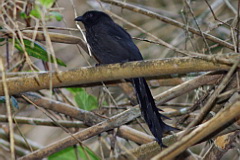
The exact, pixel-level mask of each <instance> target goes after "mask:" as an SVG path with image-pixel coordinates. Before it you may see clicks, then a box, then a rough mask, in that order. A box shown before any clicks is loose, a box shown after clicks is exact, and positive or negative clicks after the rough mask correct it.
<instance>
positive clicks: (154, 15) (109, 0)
mask: <svg viewBox="0 0 240 160" xmlns="http://www.w3.org/2000/svg"><path fill="white" fill-rule="evenodd" d="M101 1H102V2H105V3H110V4H113V5H116V6H119V7H122V8H126V9H128V10H131V11H133V12H137V13H141V14H143V15H146V16H149V17H151V18H155V19H158V20H161V21H163V22H165V23H167V24H171V25H173V26H176V27H178V28H182V29H184V30H187V31H189V32H192V33H193V34H196V35H199V36H202V35H203V36H204V38H206V39H208V40H210V41H212V42H215V43H218V44H220V45H222V46H224V47H227V48H229V49H231V50H234V46H233V45H232V44H230V43H228V42H225V41H223V40H221V39H219V38H217V37H214V36H212V35H210V34H207V33H205V32H202V33H201V32H200V31H199V30H197V29H195V28H192V27H190V26H187V27H186V25H185V24H183V23H181V22H178V21H176V20H174V19H171V18H168V17H165V16H163V15H160V14H157V13H154V12H152V11H150V10H147V9H144V8H141V7H136V6H134V5H131V4H129V3H126V2H121V1H117V0H101Z"/></svg>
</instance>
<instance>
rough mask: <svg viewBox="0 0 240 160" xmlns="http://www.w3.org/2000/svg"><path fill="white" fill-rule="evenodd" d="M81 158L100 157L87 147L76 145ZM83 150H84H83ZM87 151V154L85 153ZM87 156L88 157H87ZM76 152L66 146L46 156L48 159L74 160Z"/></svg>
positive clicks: (86, 159)
mask: <svg viewBox="0 0 240 160" xmlns="http://www.w3.org/2000/svg"><path fill="white" fill-rule="evenodd" d="M77 150H78V154H79V156H80V158H81V160H89V159H90V160H100V158H99V157H98V156H97V155H96V154H95V153H94V152H93V151H91V150H90V149H89V148H87V147H84V148H83V147H79V146H78V147H77ZM84 150H85V152H84ZM85 153H87V154H88V155H86V154H85ZM88 157H89V159H88ZM76 158H77V157H76V153H75V150H74V148H73V147H68V148H66V149H64V150H62V151H59V152H57V153H54V154H53V155H51V156H49V157H48V160H76Z"/></svg>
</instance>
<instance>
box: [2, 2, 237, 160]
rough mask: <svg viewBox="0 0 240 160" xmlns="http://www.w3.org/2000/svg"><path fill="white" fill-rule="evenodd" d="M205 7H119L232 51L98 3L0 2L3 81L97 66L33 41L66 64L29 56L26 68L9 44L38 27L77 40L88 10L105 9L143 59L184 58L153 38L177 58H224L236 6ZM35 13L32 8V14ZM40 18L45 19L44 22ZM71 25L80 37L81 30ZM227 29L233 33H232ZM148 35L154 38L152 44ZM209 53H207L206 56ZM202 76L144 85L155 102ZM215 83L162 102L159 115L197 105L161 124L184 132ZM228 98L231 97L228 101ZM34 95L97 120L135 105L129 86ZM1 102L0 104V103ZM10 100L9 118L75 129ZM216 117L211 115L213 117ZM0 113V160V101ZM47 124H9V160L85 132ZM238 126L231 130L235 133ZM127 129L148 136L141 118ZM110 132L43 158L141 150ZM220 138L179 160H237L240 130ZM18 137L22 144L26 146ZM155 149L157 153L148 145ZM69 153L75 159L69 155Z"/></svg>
mask: <svg viewBox="0 0 240 160" xmlns="http://www.w3.org/2000/svg"><path fill="white" fill-rule="evenodd" d="M206 1H207V2H208V3H209V5H211V9H212V10H213V11H214V14H215V16H216V17H217V19H216V20H215V19H214V16H213V14H212V12H211V11H210V8H209V6H208V5H207V3H206ZM206 1H204V0H201V1H200V0H181V1H179V0H127V1H126V0H124V1H122V2H126V3H128V4H131V5H133V6H136V7H137V6H138V7H141V8H144V9H147V10H150V11H152V12H155V13H157V14H159V15H163V16H166V17H169V18H171V19H174V20H176V21H179V22H181V23H183V24H185V26H186V28H188V27H193V28H196V29H197V30H198V29H200V30H201V31H202V32H206V33H209V34H211V35H213V36H216V37H217V38H220V39H222V40H223V41H227V42H229V43H231V44H233V45H234V46H235V51H234V50H231V49H229V48H227V47H223V46H221V45H217V43H215V42H212V41H209V40H206V39H204V38H202V37H201V36H197V35H194V34H192V33H191V32H189V31H187V29H181V28H178V27H176V26H174V25H172V24H171V23H170V21H169V22H163V21H160V20H158V19H156V18H152V17H150V16H146V15H143V14H141V13H138V11H137V10H136V11H130V10H127V9H125V8H124V7H123V8H122V7H119V6H117V5H114V4H109V3H104V2H101V0H55V1H53V0H45V1H44V0H17V1H12V0H1V1H0V27H1V29H0V40H1V41H0V54H1V57H0V58H1V61H2V62H3V64H4V68H5V71H6V72H5V73H6V75H8V74H10V73H13V72H15V73H17V72H23V73H26V72H32V71H33V69H35V71H49V70H50V71H67V70H70V69H74V68H79V67H84V66H95V64H96V61H95V60H94V58H92V57H90V56H89V55H88V54H87V53H86V52H85V51H84V50H83V49H82V48H81V46H79V45H77V44H67V43H55V42H52V43H50V44H49V42H45V41H37V42H38V43H39V44H40V45H41V46H42V47H44V48H45V49H46V51H48V52H49V51H50V52H51V49H53V50H54V53H55V55H56V57H57V58H58V59H60V60H62V61H63V62H64V63H65V64H66V67H65V66H61V65H54V64H53V63H45V62H43V61H42V60H41V59H43V60H44V59H45V58H46V57H42V58H36V57H35V58H34V56H30V60H31V63H32V65H31V67H30V63H29V62H27V61H26V55H24V54H22V51H21V50H19V48H17V47H16V44H15V43H16V41H14V39H16V38H17V37H19V35H21V34H20V33H21V32H22V31H23V30H30V31H33V32H34V31H37V30H39V31H42V30H43V28H45V29H47V33H49V32H55V33H63V34H67V35H73V36H78V37H80V38H82V39H83V36H82V34H81V32H80V31H79V28H77V25H76V23H75V21H74V18H75V17H76V16H79V15H82V14H83V13H85V12H86V11H88V10H107V11H108V13H109V14H111V12H112V13H113V14H114V15H113V14H112V15H111V16H112V18H113V19H114V21H115V22H116V23H118V24H119V25H120V26H122V27H123V28H125V29H126V30H127V31H128V32H129V33H130V35H131V36H132V37H133V39H134V42H135V44H136V45H137V46H138V47H139V49H140V51H141V53H142V55H143V57H144V59H146V60H152V59H163V58H172V57H183V56H186V54H185V55H184V54H181V53H178V52H176V51H174V50H173V49H171V48H169V47H166V46H163V45H161V43H160V41H159V40H157V39H156V37H157V38H159V39H161V40H162V41H165V42H166V43H168V44H169V46H174V47H176V48H178V49H181V50H183V51H192V52H195V53H200V54H205V55H212V54H228V53H232V52H237V51H239V49H238V45H236V44H238V42H239V41H238V36H239V33H238V32H239V16H238V10H239V7H240V6H239V2H238V1H237V0H206ZM45 2H46V3H48V2H49V3H50V4H51V3H52V2H54V3H53V4H52V5H50V6H47V5H46V6H47V7H46V6H44V3H45ZM36 6H37V7H38V10H37V11H36ZM34 12H35V13H34ZM41 14H42V15H41ZM43 14H45V16H44V15H43ZM115 15H117V16H119V17H120V18H118V17H116V16H115ZM38 16H40V17H38ZM196 22H197V25H196ZM223 23H224V24H223ZM225 23H227V24H228V25H227V24H225ZM78 25H79V26H80V27H81V28H82V30H83V31H84V27H83V25H82V24H78ZM234 28H237V30H235V29H234ZM143 30H144V31H143ZM144 32H145V33H144ZM6 33H8V34H10V33H16V35H17V36H11V35H7V34H6ZM150 34H151V35H152V36H151V35H150ZM153 36H155V38H154V37H153ZM30 39H34V38H30ZM14 44H15V45H14ZM21 45H22V44H21ZM21 45H20V46H21ZM51 45H52V46H51ZM28 47H30V46H28ZM20 48H21V47H20ZM30 48H31V47H30ZM209 48H210V51H209V50H208V49H209ZM33 50H34V49H33ZM37 52H38V51H36V52H33V54H37ZM194 65H198V64H194ZM33 66H34V67H33ZM56 66H57V67H56ZM1 68H2V67H1ZM1 70H2V69H1ZM1 74H2V73H1ZM202 74H204V72H198V73H191V74H190V73H189V74H174V75H167V76H165V77H164V76H162V77H154V78H151V79H150V80H149V81H148V83H149V86H150V88H151V91H152V93H153V95H154V96H157V95H159V94H160V93H162V92H164V91H166V90H168V89H170V88H172V87H174V86H176V85H181V83H183V82H184V81H187V80H191V79H193V78H195V77H197V76H200V75H202ZM237 75H238V74H236V76H235V78H237ZM13 76H16V77H18V76H19V75H17V74H16V75H14V74H13ZM233 77H234V76H233ZM7 78H9V77H7ZM219 81H221V80H219ZM219 83H220V82H216V83H214V84H210V85H209V84H206V85H203V86H201V87H198V88H196V89H195V90H192V91H188V92H187V93H185V92H184V93H182V96H179V97H176V98H175V99H173V100H171V101H168V102H167V103H166V104H165V105H162V106H159V107H161V108H162V109H164V111H165V112H166V113H168V112H169V113H170V112H177V111H179V110H180V109H182V108H189V107H193V106H197V107H196V108H195V109H194V111H193V112H191V113H187V114H186V113H182V114H180V113H179V114H177V116H174V115H172V116H171V119H172V120H170V121H169V120H167V121H166V123H168V124H170V125H172V126H175V127H178V128H180V129H184V128H185V127H187V125H188V124H189V123H190V122H191V121H192V120H193V119H194V118H195V117H196V116H197V115H198V114H199V112H200V108H201V107H203V106H204V104H205V103H206V101H207V99H209V98H211V94H209V93H212V92H213V91H214V89H215V88H216V86H217V85H218V84H219ZM1 85H2V84H1ZM23 87H24V86H23ZM238 87H239V84H238V85H236V84H235V85H233V87H232V88H231V87H230V88H229V89H228V90H232V89H235V92H236V91H238V90H239V88H238ZM235 92H232V94H233V93H235ZM37 93H38V94H41V95H42V96H43V97H47V98H50V99H54V100H58V101H62V102H64V103H67V104H70V105H73V106H75V107H79V108H81V109H84V110H88V111H93V112H94V113H95V114H96V115H97V116H99V115H101V116H102V117H105V116H107V117H111V116H112V115H115V114H117V113H120V112H122V111H124V110H125V109H127V108H129V107H132V106H134V105H136V99H135V97H134V96H133V95H134V92H133V90H132V88H131V85H130V84H127V83H120V84H119V83H113V84H110V85H101V84H98V85H95V86H93V85H91V86H85V87H82V88H79V87H74V88H72V89H69V88H68V89H67V88H60V89H53V90H52V91H50V90H49V89H44V90H39V91H38V92H37ZM232 94H231V95H232ZM231 95H229V96H228V98H229V97H231ZM2 98H3V99H4V97H2ZM228 98H226V99H225V100H224V102H222V103H221V104H216V103H214V105H215V106H218V107H219V105H220V107H219V109H220V108H222V107H224V105H225V103H226V102H227V101H228ZM13 99H15V100H16V101H17V102H18V105H19V109H17V108H16V104H15V105H14V104H13V102H11V104H13V105H11V114H12V117H13V119H14V117H23V119H26V117H30V118H32V119H36V120H37V121H38V120H39V121H41V120H42V119H47V120H49V123H50V122H51V121H52V120H51V119H50V118H49V117H52V118H53V119H56V120H68V121H72V120H74V122H76V120H75V119H73V118H71V117H69V116H66V115H63V114H59V113H57V112H53V111H51V110H45V111H43V109H40V108H38V107H35V106H33V105H31V104H29V103H26V102H24V101H23V98H22V97H21V96H20V95H14V96H13ZM158 100H159V99H158ZM158 100H156V102H158ZM194 104H198V105H194ZM44 112H47V113H48V114H47V115H46V114H45V113H44ZM216 112H217V111H216ZM216 112H211V113H212V115H214V114H216ZM209 113H210V112H209ZM0 114H1V116H2V117H1V119H0V126H1V128H0V131H1V136H0V137H1V139H0V159H10V157H11V152H10V149H9V137H8V135H9V128H8V124H9V122H8V121H7V120H6V118H5V117H4V115H7V109H6V105H5V100H3V101H2V104H1V107H0ZM212 115H208V116H210V117H212ZM38 118H40V119H38ZM207 119H209V117H208V118H207ZM207 119H206V120H207ZM49 123H46V124H45V126H43V125H36V124H32V123H29V122H19V123H14V124H13V127H14V134H15V135H16V138H17V139H19V140H20V141H22V143H17V144H16V143H15V146H16V150H15V151H16V157H21V156H24V155H27V154H29V153H30V152H31V149H30V147H24V145H23V144H24V143H25V144H26V141H29V142H28V143H29V144H30V145H34V146H35V147H36V148H34V149H33V150H36V149H38V148H41V147H44V146H46V145H48V144H51V143H53V142H57V141H58V140H61V139H63V138H64V137H66V136H69V134H71V133H75V132H78V131H81V130H84V129H86V128H87V126H83V125H80V127H71V128H68V129H67V130H68V131H69V133H66V131H64V130H63V129H62V128H61V127H59V126H57V127H56V126H55V127H53V126H48V125H50V124H49ZM238 124H239V123H238ZM238 124H237V123H235V124H234V125H235V127H236V126H237V125H238ZM127 125H128V126H129V127H131V128H133V129H136V130H139V131H141V132H143V133H145V134H144V135H143V136H147V135H151V134H150V132H149V130H148V128H147V126H146V125H145V123H144V121H143V119H142V118H141V117H139V118H137V119H135V120H133V121H131V122H130V123H128V124H127ZM238 129H239V127H238ZM222 130H223V129H222ZM117 132H118V129H114V130H111V131H108V132H103V133H101V134H99V136H95V137H92V138H90V139H87V140H85V141H83V145H82V146H83V147H84V148H85V149H83V148H81V147H78V150H77V149H76V148H77V146H80V145H79V144H78V145H76V146H75V149H74V148H69V149H68V150H63V151H62V152H61V153H60V152H57V153H56V154H55V155H56V157H54V156H52V157H49V159H60V158H62V159H65V160H66V159H69V160H70V159H105V158H106V159H107V158H112V157H117V156H118V155H119V154H120V153H124V152H126V151H131V149H138V146H140V145H143V144H138V143H136V142H134V141H133V140H129V139H127V138H126V137H125V138H123V137H121V136H118V134H117ZM224 136H225V137H224ZM224 136H223V137H216V136H215V137H214V138H211V139H207V140H206V141H204V142H202V143H200V144H197V145H194V146H192V147H190V148H188V149H187V151H185V154H186V156H184V158H180V159H211V158H210V157H215V158H216V159H239V157H240V156H239V155H240V147H239V130H237V127H236V128H235V129H233V130H232V131H231V132H230V133H229V132H226V134H225V135H224ZM20 137H24V139H25V140H23V138H20ZM140 137H141V136H140ZM148 138H149V137H148ZM150 141H151V137H150ZM150 141H149V142H150ZM27 146H28V145H27ZM155 147H158V146H157V145H155ZM86 148H88V149H86ZM74 150H75V151H79V152H74ZM90 150H91V151H90ZM64 154H65V155H64ZM57 156H59V157H57ZM133 157H134V156H133ZM133 157H132V158H133ZM135 158H136V157H135ZM133 159H134V158H133ZM212 159H214V158H212Z"/></svg>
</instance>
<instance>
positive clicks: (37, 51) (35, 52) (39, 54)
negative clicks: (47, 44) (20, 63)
mask: <svg viewBox="0 0 240 160" xmlns="http://www.w3.org/2000/svg"><path fill="white" fill-rule="evenodd" d="M23 42H24V45H25V49H26V52H27V53H28V55H29V56H32V57H35V58H38V59H41V60H43V61H45V62H52V63H53V62H54V61H53V56H52V55H51V56H50V61H49V59H48V53H47V51H46V50H45V49H44V48H43V47H42V46H41V45H39V44H38V43H36V42H34V43H33V42H32V41H30V40H27V39H24V40H23ZM32 43H33V46H32ZM15 47H16V48H17V49H18V50H19V51H20V52H24V50H23V48H22V46H21V45H20V42H19V40H16V41H15ZM56 62H57V64H59V65H60V66H65V67H66V64H65V63H64V62H63V61H62V60H60V59H58V58H56Z"/></svg>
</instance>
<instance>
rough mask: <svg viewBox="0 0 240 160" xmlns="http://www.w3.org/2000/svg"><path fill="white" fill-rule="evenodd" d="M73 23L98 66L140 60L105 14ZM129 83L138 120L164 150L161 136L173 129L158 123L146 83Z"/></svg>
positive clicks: (159, 118)
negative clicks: (79, 27)
mask: <svg viewBox="0 0 240 160" xmlns="http://www.w3.org/2000/svg"><path fill="white" fill-rule="evenodd" d="M75 21H81V22H82V23H83V24H84V26H85V29H86V39H87V42H88V44H89V45H90V48H91V52H92V54H93V55H94V57H95V58H96V59H97V61H98V62H99V63H100V64H112V63H123V62H129V61H141V60H143V57H142V55H141V53H140V51H139V49H138V48H137V46H136V45H135V44H134V43H133V41H132V38H131V36H130V35H129V34H128V33H127V32H126V31H125V30H124V29H123V28H122V27H120V26H119V25H118V24H116V23H115V22H114V21H113V20H112V19H111V18H110V16H109V15H107V14H106V13H104V12H101V11H88V12H86V13H85V14H83V15H82V16H79V17H77V18H75ZM130 81H131V83H132V84H133V86H134V88H135V91H136V94H137V99H138V102H139V105H140V108H141V113H142V116H143V117H144V119H145V121H146V123H147V125H148V127H149V129H150V131H151V132H152V134H153V135H154V137H155V139H156V141H157V142H158V144H159V145H160V146H162V147H165V146H164V145H163V143H162V137H163V133H164V132H167V131H172V130H176V129H175V128H173V127H171V126H169V125H167V124H165V123H164V122H163V121H162V117H165V116H163V115H161V114H160V113H159V112H158V111H159V110H158V108H157V107H156V105H155V102H154V99H153V97H152V94H151V92H150V89H149V87H148V85H147V83H146V80H145V79H144V78H142V77H139V78H132V79H131V80H130ZM165 118H167V117H165Z"/></svg>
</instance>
